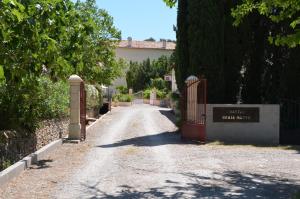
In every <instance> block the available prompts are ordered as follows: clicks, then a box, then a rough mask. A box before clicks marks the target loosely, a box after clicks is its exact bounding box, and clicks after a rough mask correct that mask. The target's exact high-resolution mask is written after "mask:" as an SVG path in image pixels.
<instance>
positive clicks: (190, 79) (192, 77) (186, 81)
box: [185, 75, 199, 83]
mask: <svg viewBox="0 0 300 199" xmlns="http://www.w3.org/2000/svg"><path fill="white" fill-rule="evenodd" d="M198 80H199V79H198V77H196V76H194V75H191V76H189V77H188V78H187V79H186V80H185V83H189V82H191V81H198Z"/></svg>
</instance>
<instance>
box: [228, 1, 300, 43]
mask: <svg viewBox="0 0 300 199" xmlns="http://www.w3.org/2000/svg"><path fill="white" fill-rule="evenodd" d="M254 12H258V13H259V14H260V15H263V16H266V17H267V18H268V19H269V20H270V21H272V22H275V23H278V24H281V22H288V24H289V26H290V29H291V31H289V32H286V33H278V34H277V35H274V36H270V37H269V38H268V40H269V42H271V43H272V44H275V45H287V46H289V47H296V46H299V45H300V29H299V26H300V17H299V13H300V1H299V0H272V1H270V0H259V1H256V0H255V1H254V0H243V1H242V3H241V4H239V5H238V6H237V7H236V8H235V9H233V11H232V15H233V16H234V18H235V22H234V24H235V25H239V24H241V23H242V22H243V21H244V20H245V18H247V16H249V15H250V14H251V13H254Z"/></svg>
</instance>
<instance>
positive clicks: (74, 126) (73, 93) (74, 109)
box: [69, 75, 83, 140]
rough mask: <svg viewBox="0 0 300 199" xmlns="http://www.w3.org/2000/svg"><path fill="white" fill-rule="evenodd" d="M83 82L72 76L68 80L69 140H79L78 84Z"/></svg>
mask: <svg viewBox="0 0 300 199" xmlns="http://www.w3.org/2000/svg"><path fill="white" fill-rule="evenodd" d="M81 82H83V80H82V79H81V78H80V77H79V76H77V75H72V76H71V77H70V78H69V83H70V124H69V139H71V140H80V137H81V136H80V127H81V126H80V83H81Z"/></svg>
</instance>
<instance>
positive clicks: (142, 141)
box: [96, 131, 197, 148]
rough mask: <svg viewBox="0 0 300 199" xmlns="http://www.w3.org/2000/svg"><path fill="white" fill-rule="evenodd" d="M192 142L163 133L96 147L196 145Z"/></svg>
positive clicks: (169, 133) (174, 134)
mask: <svg viewBox="0 0 300 199" xmlns="http://www.w3.org/2000/svg"><path fill="white" fill-rule="evenodd" d="M196 143H197V142H194V141H183V140H182V139H181V136H180V134H179V133H178V132H177V131H175V132H163V133H159V134H154V135H145V136H140V137H134V138H130V139H125V140H122V141H119V142H116V143H113V144H107V145H99V146H96V147H101V148H113V147H122V146H130V145H131V146H136V147H152V146H161V145H169V144H196Z"/></svg>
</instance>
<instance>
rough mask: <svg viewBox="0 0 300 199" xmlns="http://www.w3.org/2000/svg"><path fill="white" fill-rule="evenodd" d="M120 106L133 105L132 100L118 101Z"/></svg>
mask: <svg viewBox="0 0 300 199" xmlns="http://www.w3.org/2000/svg"><path fill="white" fill-rule="evenodd" d="M118 105H119V106H131V105H132V102H118Z"/></svg>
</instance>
